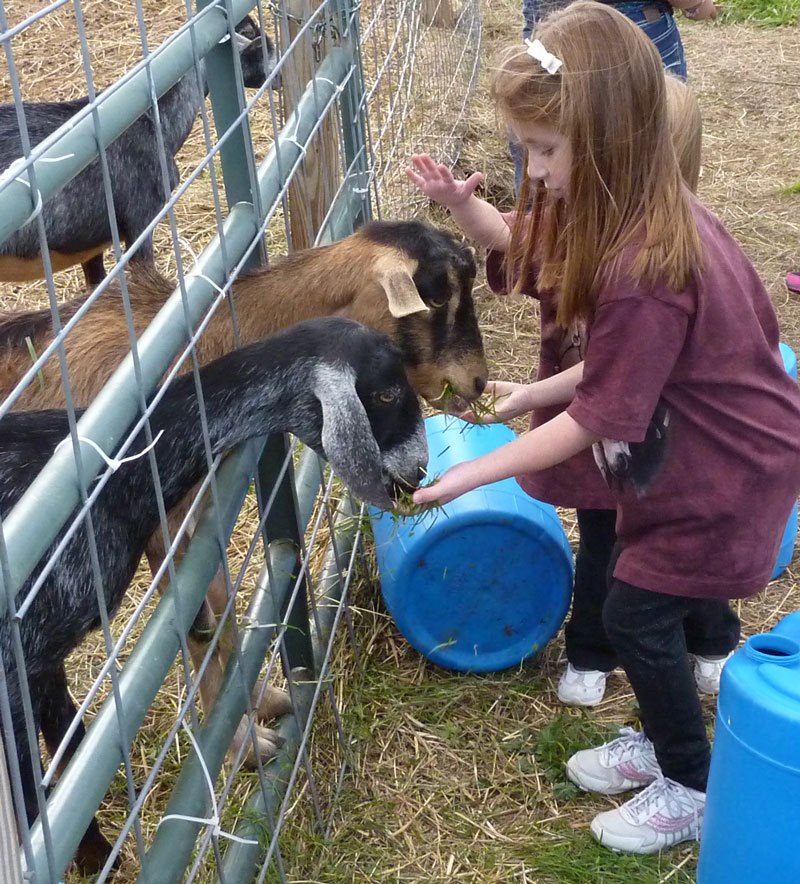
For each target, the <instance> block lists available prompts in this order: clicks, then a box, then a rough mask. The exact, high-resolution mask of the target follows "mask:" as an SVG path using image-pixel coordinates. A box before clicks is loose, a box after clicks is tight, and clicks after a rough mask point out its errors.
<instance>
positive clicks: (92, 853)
mask: <svg viewBox="0 0 800 884" xmlns="http://www.w3.org/2000/svg"><path fill="white" fill-rule="evenodd" d="M37 687H38V689H39V690H38V693H39V697H40V702H41V707H40V722H39V725H40V728H41V731H42V737H44V742H45V746H47V751H48V752H49V753H50V757H51V758H52V757H53V756H55V754H56V752H57V750H58V748H59V746H60V745H61V743H62V741H63V740H64V737H65V735H66V733H67V730H68V729H69V726H70V724H71V723H72V721H73V719H74V718H75V716H76V715H77V714H78V709H77V707H76V706H75V703H74V702H73V700H72V697H71V696H70V693H69V689H68V687H67V675H66V672H65V670H64V666H63V665H61V666H59V667H58V668H57V669H54V670H52V671H51V672H50V673H49V674H48V678H46V679H42V680H41V682H40V683H39V684H37ZM85 734H86V728H85V727H84V726H83V721H80V720H79V721H78V726H77V727H76V728H75V732H74V733H73V734H72V736H71V737H70V739H69V742H68V743H67V747H66V749H65V751H64V755H63V757H62V759H61V761H60V762H59V763H58V766H57V768H56V770H57V772H58V774H59V776H60V775H61V773H63V771H64V768H65V767H66V766H67V764H68V763H69V761H70V760H71V758H72V756H73V755H74V754H75V752H76V750H77V748H78V746H79V745H80V743H81V740H82V739H83V738H84V735H85ZM110 853H111V844H109V842H108V841H107V840H106V838H105V836H104V835H103V833H102V832H101V831H100V826H99V824H98V822H97V817H92V821H91V822H90V823H89V825H88V827H87V829H86V832H85V833H84V835H83V837H82V838H81V842H80V844H79V845H78V849H77V851H76V854H75V865H76V867H77V868H78V869H79V871H80V873H81V875H84V876H93V875H96V874H98V873H99V872H100V870H101V869H102V868H103V866H104V865H105V864H106V860H107V859H108V857H109V855H110ZM118 866H119V858H117V859H116V860H115V861H114V865H113V868H117V867H118Z"/></svg>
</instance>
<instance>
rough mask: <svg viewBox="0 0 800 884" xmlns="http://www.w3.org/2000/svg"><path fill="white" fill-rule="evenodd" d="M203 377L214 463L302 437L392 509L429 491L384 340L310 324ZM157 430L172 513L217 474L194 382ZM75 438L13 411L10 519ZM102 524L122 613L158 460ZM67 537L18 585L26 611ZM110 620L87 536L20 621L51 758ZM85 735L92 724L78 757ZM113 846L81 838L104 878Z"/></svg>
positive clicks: (96, 511) (157, 419) (154, 512)
mask: <svg viewBox="0 0 800 884" xmlns="http://www.w3.org/2000/svg"><path fill="white" fill-rule="evenodd" d="M200 376H201V382H202V389H203V398H204V402H205V411H206V418H207V423H208V430H209V436H210V441H211V448H212V451H213V453H214V454H218V453H220V452H224V451H226V450H228V449H230V448H231V447H233V446H234V445H236V444H238V443H239V442H241V441H243V440H245V439H248V438H251V437H253V436H261V435H265V434H268V433H273V432H292V433H294V434H295V435H296V436H297V437H298V438H299V439H301V440H302V441H303V442H304V443H305V444H306V445H308V446H309V447H311V448H312V449H314V450H315V451H316V452H317V453H318V454H320V455H321V456H323V457H326V458H327V459H328V460H329V461H330V463H331V466H332V468H333V469H334V471H335V472H336V473H337V474H338V475H339V476H340V478H341V479H342V480H343V481H344V482H345V483H346V484H347V485H348V486H349V487H350V488H351V490H353V491H354V493H356V494H357V495H358V496H359V497H361V498H362V499H364V500H366V501H369V502H372V503H373V504H375V505H378V506H384V507H388V506H391V504H392V500H391V497H390V494H391V493H392V491H393V489H394V488H395V487H396V484H397V483H399V484H402V485H404V486H409V487H416V486H417V485H418V484H419V481H420V478H421V476H422V472H423V468H424V466H425V464H426V463H427V446H426V442H425V431H424V426H423V422H422V415H421V412H420V408H419V403H418V401H417V398H416V395H415V394H414V392H413V390H412V389H411V387H410V385H409V384H408V381H407V379H406V376H405V372H404V369H403V364H402V361H401V358H400V354H399V352H398V351H397V349H396V348H395V346H394V345H393V344H392V343H391V342H390V341H389V339H388V338H386V336H384V335H382V334H379V333H377V332H374V331H372V330H369V329H366V328H365V327H364V326H362V325H359V324H358V323H354V322H351V321H349V320H345V319H334V318H327V319H319V320H312V321H309V322H307V323H302V324H300V325H297V326H295V327H294V328H292V329H290V330H288V331H285V332H282V333H280V334H277V335H274V336H272V337H271V338H268V339H266V340H264V341H262V342H259V343H256V344H253V345H250V346H249V347H245V348H243V349H240V350H237V351H235V352H234V353H231V354H228V355H227V356H224V357H222V358H221V359H218V360H216V361H214V362H212V363H211V364H210V365H208V366H206V367H205V368H203V369H202V370H201V373H200ZM150 424H151V427H152V430H153V432H154V433H157V432H158V431H159V430H163V431H164V437H163V440H162V442H161V444H158V445H156V447H155V457H156V460H157V463H158V472H159V475H160V477H161V483H162V490H163V495H164V501H165V504H166V505H167V506H168V507H174V506H175V505H176V504H177V503H178V502H179V501H180V500H181V499H182V498H183V497H184V496H185V494H186V492H187V491H188V490H189V488H191V487H192V486H193V485H194V484H195V483H196V482H197V481H198V480H199V479H200V477H201V476H202V475H203V474H204V473H205V472H206V470H207V460H206V454H205V448H204V442H203V437H202V434H201V432H199V404H198V399H197V392H196V388H195V381H194V378H193V377H191V376H184V377H181V378H178V379H177V380H176V381H174V382H173V384H172V385H171V386H170V388H169V389H168V390H167V391H166V393H165V395H164V397H163V399H162V400H161V401H160V402H159V403H158V405H157V406H156V407H155V409H154V412H153V415H152V416H151V418H150ZM68 432H69V427H68V422H67V415H66V413H65V412H63V411H55V410H50V411H38V412H22V413H12V414H9V415H7V416H5V417H4V418H3V419H2V420H0V517H2V518H5V516H6V515H7V514H8V512H9V511H10V510H11V508H12V507H13V505H14V504H15V503H16V502H17V501H18V500H19V498H20V497H21V496H22V494H23V493H24V492H25V490H26V489H27V487H28V486H29V485H30V483H31V482H32V481H33V479H34V478H35V476H36V475H37V473H38V472H39V471H40V470H41V468H42V467H43V466H44V464H45V463H46V462H47V460H48V459H49V458H50V456H51V455H52V453H53V450H54V448H55V447H56V445H57V444H58V443H59V442H60V441H61V440H62V439H64V438H65V436H67V434H68ZM143 438H144V432H142V433H141V434H140V435H139V437H138V441H137V442H134V446H135V445H137V444H138V445H141V446H142V447H144V444H145V443H144V441H143ZM120 502H123V503H122V504H121V503H120ZM92 522H93V525H94V532H95V544H96V549H97V556H98V559H99V571H100V574H101V575H102V581H103V595H104V599H105V604H106V607H107V610H108V613H109V616H113V614H114V613H115V612H116V610H117V608H118V606H119V604H120V601H121V599H122V597H123V595H124V593H125V591H126V589H127V587H128V584H129V583H130V581H131V579H132V578H133V575H134V572H135V570H136V567H137V564H138V561H139V559H140V558H141V555H142V552H143V550H144V547H145V544H146V542H147V539H148V538H149V537H150V535H151V534H152V533H153V531H154V530H155V528H156V527H157V525H158V522H159V512H158V506H157V502H156V495H155V493H154V489H153V487H152V479H151V470H150V464H149V462H148V460H147V459H146V458H144V459H141V460H137V461H132V462H129V463H126V464H124V465H123V466H122V468H121V469H119V471H117V472H116V473H114V474H113V475H112V476H111V478H110V479H109V481H108V484H107V485H106V486H105V488H104V489H103V491H102V492H101V493H100V495H99V497H98V499H97V500H96V502H95V504H94V506H93V508H92ZM63 534H64V530H62V532H61V534H60V535H59V537H58V538H57V539H56V540H55V541H54V543H53V544H52V545H51V547H50V549H49V550H48V552H47V553H46V554H45V556H44V557H43V558H42V561H41V563H40V565H39V566H38V567H37V569H36V571H35V572H34V573H33V574H32V575H31V576H30V577H29V579H28V580H27V581H26V583H25V585H24V586H23V587H22V588H21V589H20V591H19V593H18V594H17V597H16V601H17V607H19V603H21V602H22V600H23V599H24V598H25V597H26V595H27V593H28V591H29V590H30V588H31V586H32V585H33V583H34V582H35V580H36V578H37V575H38V573H39V572H40V571H41V568H42V567H43V565H44V564H45V563H46V562H47V561H48V560H49V558H50V557H51V555H52V554H53V552H54V549H55V547H56V545H57V544H58V542H59V541H60V539H61V536H62V535H63ZM99 624H100V610H99V605H98V599H97V592H96V587H95V579H94V575H93V571H92V567H91V555H90V544H89V538H88V536H87V532H86V531H85V530H79V531H77V532H76V533H75V534H74V536H73V537H72V538H71V540H70V541H69V542H68V544H67V546H66V547H65V549H64V551H63V553H62V554H61V556H60V557H59V559H58V562H57V563H56V565H55V567H54V568H53V570H52V572H51V573H50V574H49V575H48V577H47V578H46V579H45V581H44V583H43V585H42V586H41V588H40V589H39V592H38V594H37V595H36V597H35V598H34V599H33V601H32V602H31V605H30V607H29V608H28V610H27V611H26V613H25V616H24V617H23V618H22V619H21V620H20V622H19V635H20V641H21V648H22V653H23V656H24V660H25V677H26V679H27V683H28V689H29V691H30V698H31V705H32V709H33V717H34V722H35V725H36V727H37V729H38V728H41V730H42V733H43V736H44V738H45V742H46V744H47V746H48V747H49V748H50V750H51V751H52V750H54V749H55V747H57V746H58V745H59V743H60V742H61V740H62V739H63V737H64V735H65V733H66V731H67V728H68V727H69V725H70V723H71V720H72V719H73V718H74V716H75V714H76V709H75V706H74V703H73V702H72V700H71V698H70V697H69V694H68V692H67V690H66V675H65V672H64V660H65V658H66V657H67V655H68V654H69V653H70V652H71V651H72V650H74V648H75V647H77V645H78V644H79V642H80V641H81V639H82V638H83V637H84V636H85V635H86V633H87V632H88V631H89V630H92V629H95V628H97V627H98V626H99ZM13 633H14V627H13V623H12V620H11V619H10V618H9V616H8V615H5V616H3V617H2V618H0V655H2V662H3V666H4V669H5V675H6V679H7V683H8V689H9V703H10V708H11V718H12V721H13V734H6V739H5V745H6V746H7V747H10V746H12V745H16V751H17V756H18V760H19V763H20V771H21V775H22V779H23V785H24V791H25V802H26V813H27V815H28V819H29V820H33V819H34V818H35V817H36V816H37V814H38V805H37V799H36V783H37V782H38V781H39V779H40V777H41V770H40V760H39V759H34V758H32V757H31V754H30V749H29V742H28V738H27V736H26V730H25V719H24V711H23V702H22V694H21V692H20V681H19V675H20V674H19V672H18V670H17V668H16V665H17V664H16V660H17V657H16V655H15V653H14V640H13ZM82 736H83V728H82V727H81V728H80V729H79V733H76V735H75V736H74V737H73V738H72V739H71V741H70V743H69V747H68V752H70V751H74V749H75V748H76V747H77V744H78V743H79V742H80V739H81V738H82ZM12 737H13V742H12ZM109 850H110V848H109V846H108V844H107V842H105V839H104V838H103V836H102V834H101V833H100V831H99V829H98V827H97V823H96V821H95V822H94V823H93V824H92V826H91V827H90V829H89V830H88V832H87V835H86V838H85V840H84V842H83V843H82V848H81V851H80V855H79V861H80V865H81V867H82V869H83V870H84V871H85V872H86V871H98V870H99V868H101V867H102V865H103V863H104V862H105V859H106V858H107V856H108V853H109Z"/></svg>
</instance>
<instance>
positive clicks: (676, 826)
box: [647, 813, 696, 835]
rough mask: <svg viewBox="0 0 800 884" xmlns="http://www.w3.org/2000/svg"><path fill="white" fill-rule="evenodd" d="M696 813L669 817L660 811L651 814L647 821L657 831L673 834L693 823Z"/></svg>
mask: <svg viewBox="0 0 800 884" xmlns="http://www.w3.org/2000/svg"><path fill="white" fill-rule="evenodd" d="M695 818H696V815H695V814H693V813H689V814H686V816H679V817H667V816H662V815H661V814H660V813H657V814H655V816H651V817H650V819H649V820H648V821H647V824H648V825H649V826H650V827H651V828H653V829H655V830H656V832H661V833H662V834H665V835H666V834H672V833H674V832H678V831H680V830H681V829H685V828H686V827H687V826H689V825H693V824H694V822H695Z"/></svg>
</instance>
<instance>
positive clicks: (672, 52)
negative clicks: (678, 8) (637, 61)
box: [613, 0, 687, 80]
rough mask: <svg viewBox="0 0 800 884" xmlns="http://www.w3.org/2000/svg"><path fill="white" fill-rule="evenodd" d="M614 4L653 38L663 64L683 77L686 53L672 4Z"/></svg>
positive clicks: (651, 1)
mask: <svg viewBox="0 0 800 884" xmlns="http://www.w3.org/2000/svg"><path fill="white" fill-rule="evenodd" d="M613 5H614V8H615V9H618V10H619V11H620V12H621V13H622V14H623V15H625V16H627V17H628V18H629V19H630V20H631V21H632V22H633V23H634V24H636V25H638V26H639V27H640V28H641V29H642V30H643V31H644V32H645V34H647V36H648V37H649V38H650V39H651V40H652V41H653V43H654V44H655V47H656V49H658V52H659V54H660V55H661V61H662V62H663V64H664V67H665V68H666V69H667V70H668V71H669V72H670V73H671V74H674V75H675V76H676V77H680V78H681V79H682V80H685V79H686V76H687V71H686V55H685V54H684V51H683V43H682V41H681V34H680V31H679V30H678V26H677V24H676V23H675V16H674V14H673V10H672V7H671V6H670V5H669V3H666V2H664V0H649V2H646V3H643V2H641V0H631V2H629V3H626V2H619V3H614V4H613Z"/></svg>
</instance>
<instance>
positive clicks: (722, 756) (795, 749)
mask: <svg viewBox="0 0 800 884" xmlns="http://www.w3.org/2000/svg"><path fill="white" fill-rule="evenodd" d="M792 617H793V618H794V620H793V622H791V623H790V624H789V628H788V629H787V628H786V627H783V629H782V628H781V626H780V625H779V627H777V628H776V629H775V630H774V631H773V632H770V633H765V634H761V635H754V636H752V637H751V638H749V639H748V640H747V641H746V642H745V644H744V646H743V647H742V648H741V649H740V650H739V651H737V653H736V654H734V655H733V657H731V659H730V660H729V661H728V662H727V664H726V665H725V668H724V669H723V671H722V679H721V683H720V692H719V703H718V707H717V727H716V734H715V737H714V750H713V752H712V755H711V772H710V774H709V779H708V793H707V800H706V809H705V820H704V823H703V833H702V839H701V841H700V861H699V864H698V869H697V884H755V882H762V881H763V882H769V884H798V882H800V850H798V846H797V838H798V835H799V834H800V641H798V638H800V622H798V620H797V616H796V615H792ZM791 619H792V618H787V620H791ZM792 633H793V635H794V636H795V637H793V635H792Z"/></svg>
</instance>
